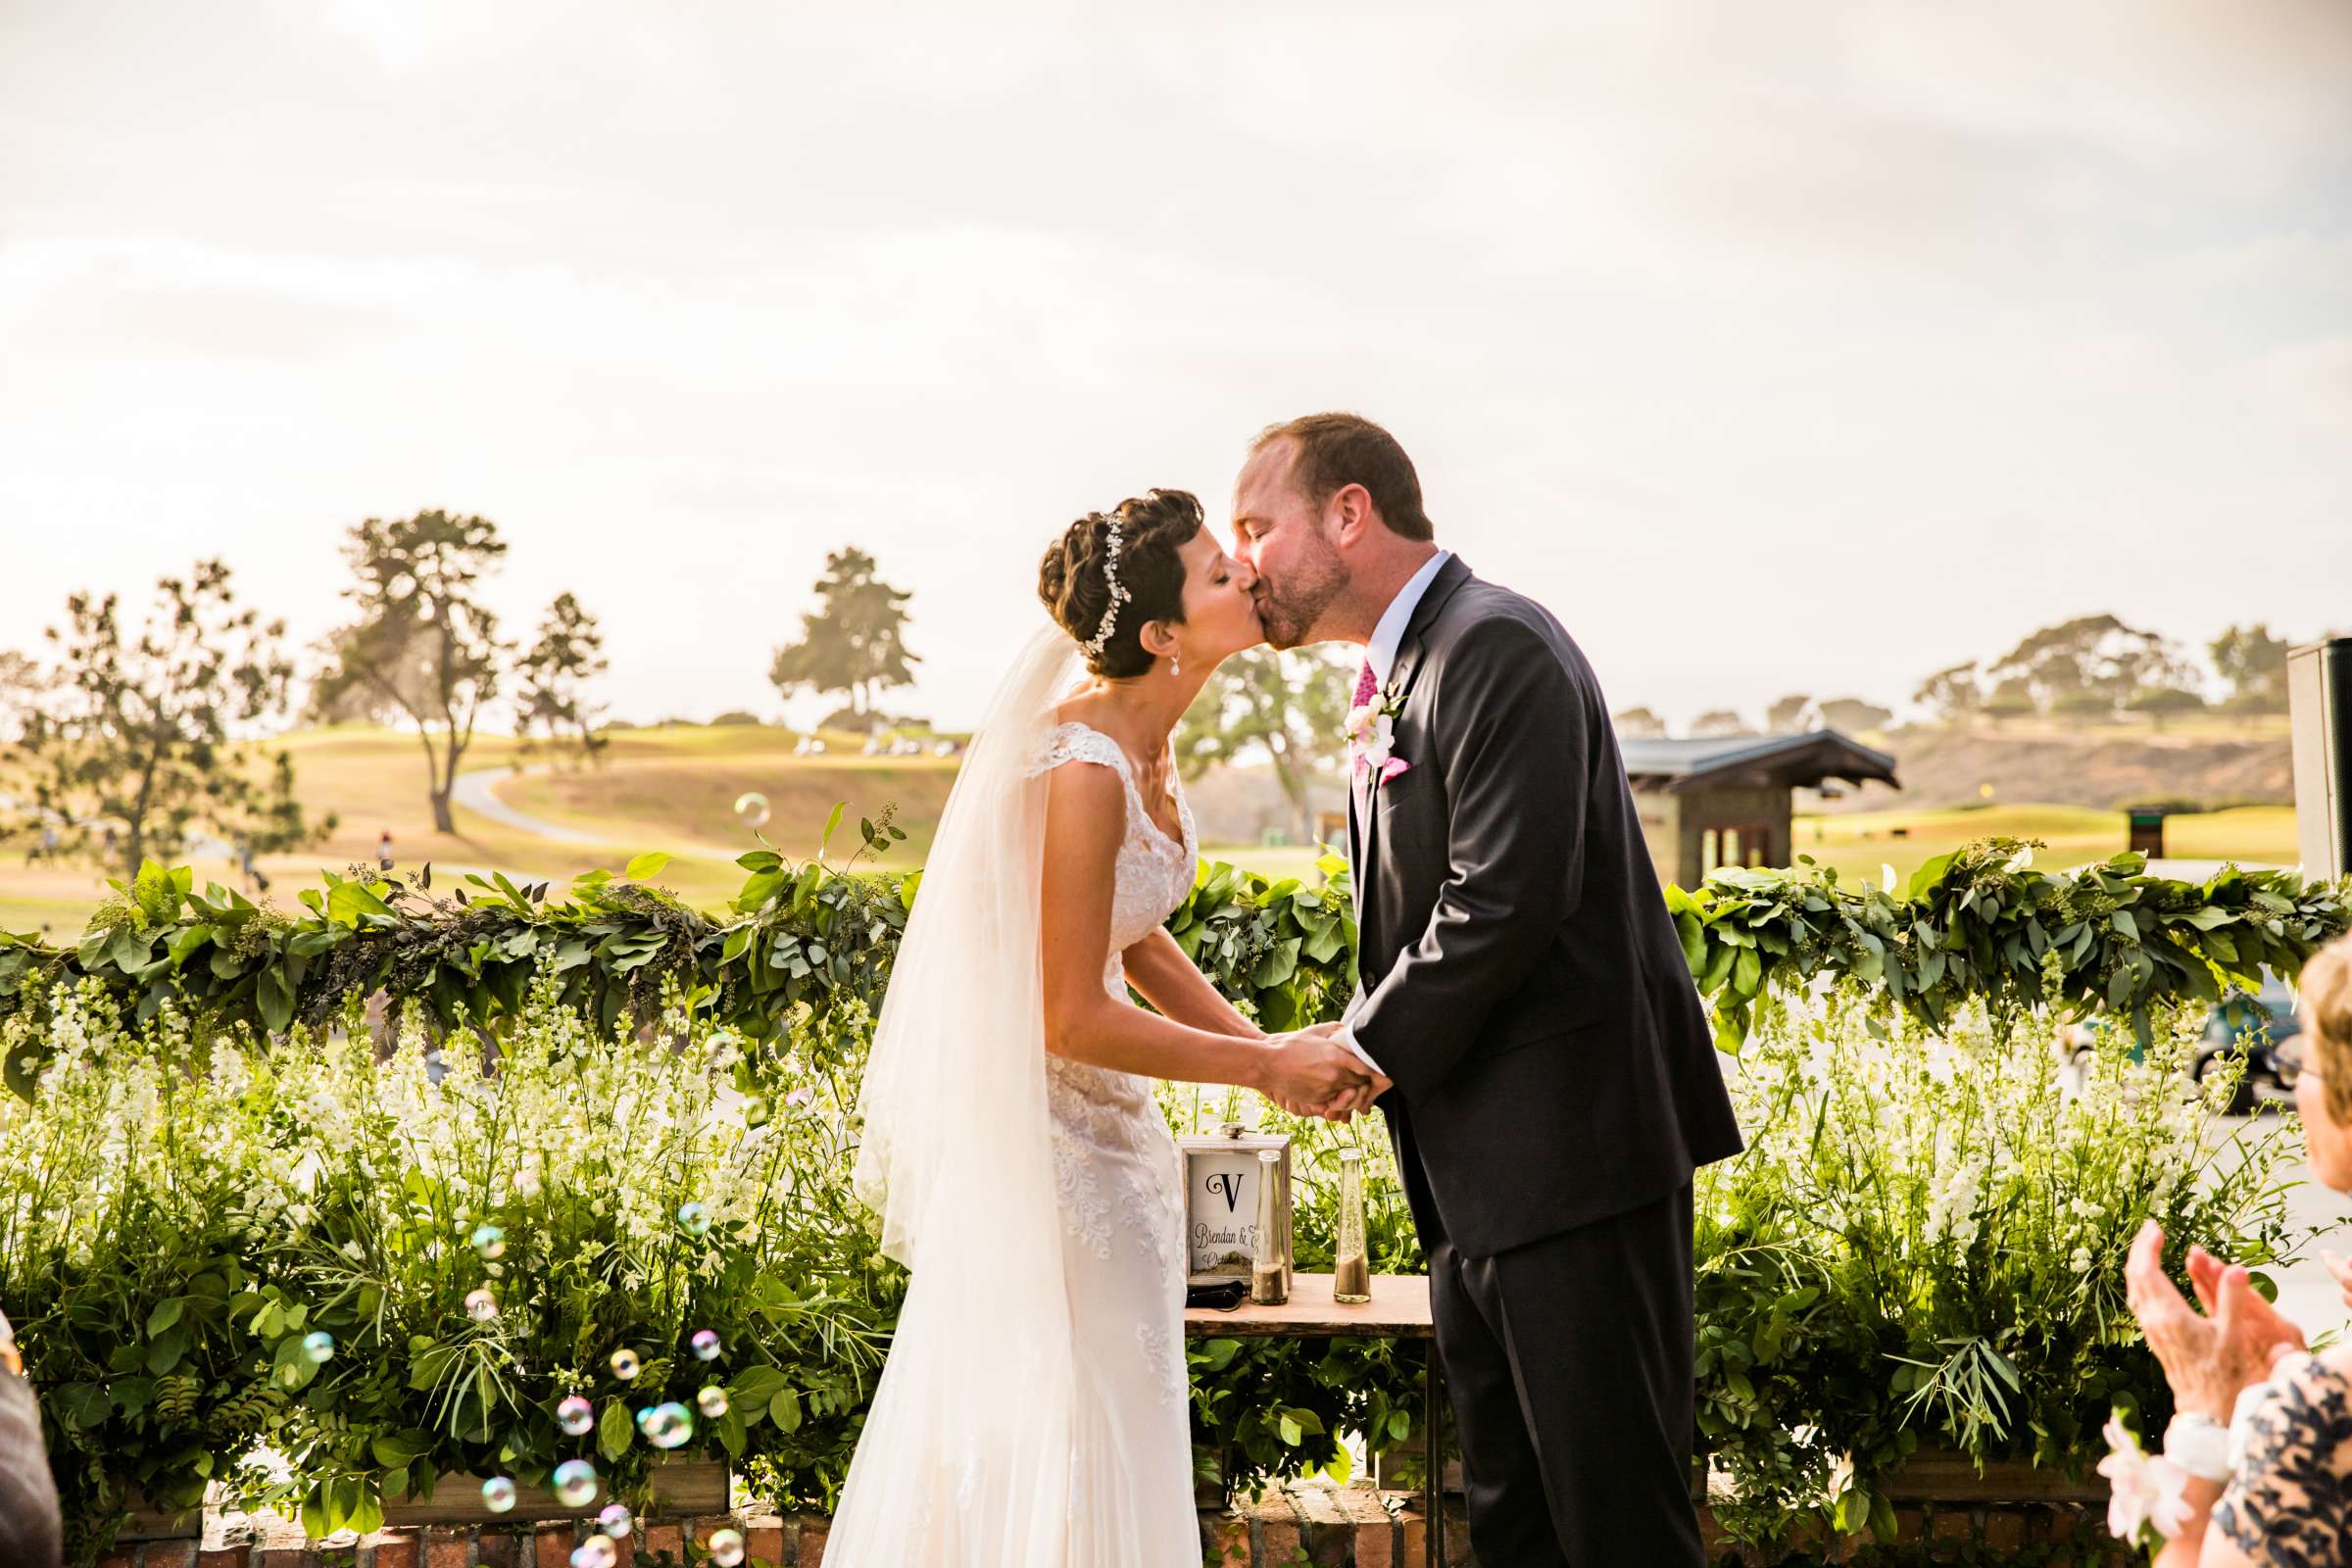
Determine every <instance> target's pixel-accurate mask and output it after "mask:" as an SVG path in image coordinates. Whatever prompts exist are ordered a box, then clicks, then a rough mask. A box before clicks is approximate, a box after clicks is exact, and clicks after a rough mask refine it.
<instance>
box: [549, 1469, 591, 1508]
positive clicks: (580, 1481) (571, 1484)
mask: <svg viewBox="0 0 2352 1568" xmlns="http://www.w3.org/2000/svg"><path fill="white" fill-rule="evenodd" d="M555 1492H556V1500H557V1501H558V1502H560V1503H562V1504H563V1505H564V1507H566V1508H579V1507H584V1506H586V1505H587V1504H588V1503H590V1502H593V1501H595V1500H596V1466H594V1465H592V1464H590V1463H589V1462H588V1461H587V1460H585V1459H566V1460H564V1462H563V1463H562V1464H560V1465H558V1466H556V1476H555Z"/></svg>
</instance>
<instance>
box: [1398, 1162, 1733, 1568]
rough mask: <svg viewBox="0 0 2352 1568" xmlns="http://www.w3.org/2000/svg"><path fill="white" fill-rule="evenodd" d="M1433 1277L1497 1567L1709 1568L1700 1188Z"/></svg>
mask: <svg viewBox="0 0 2352 1568" xmlns="http://www.w3.org/2000/svg"><path fill="white" fill-rule="evenodd" d="M1429 1274H1430V1301H1431V1308H1432V1312H1433V1315H1434V1316H1435V1318H1436V1323H1437V1335H1438V1350H1439V1353H1440V1354H1441V1355H1443V1356H1444V1357H1445V1362H1446V1383H1447V1386H1448V1388H1449V1389H1450V1391H1451V1394H1452V1403H1453V1412H1454V1422H1455V1427H1456V1434H1457V1436H1458V1438H1459V1440H1460V1443H1461V1450H1462V1479H1463V1486H1464V1490H1465V1491H1466V1493H1467V1494H1468V1499H1469V1504H1470V1543H1471V1545H1472V1547H1473V1549H1474V1550H1475V1551H1476V1552H1477V1555H1478V1561H1479V1564H1480V1568H1620V1565H1622V1568H1634V1565H1639V1568H1701V1564H1702V1563H1703V1562H1704V1560H1705V1558H1704V1550H1703V1548H1702V1547H1701V1545H1700V1544H1699V1537H1698V1518H1697V1514H1696V1511H1695V1508H1694V1507H1693V1504H1692V1502H1691V1444H1692V1442H1693V1439H1694V1436H1695V1426H1696V1423H1695V1419H1694V1416H1693V1413H1692V1411H1693V1406H1692V1400H1691V1351H1692V1345H1691V1337H1692V1325H1691V1187H1690V1184H1689V1183H1688V1182H1686V1183H1685V1184H1684V1185H1683V1186H1682V1188H1681V1189H1680V1190H1678V1191H1676V1192H1673V1193H1669V1194H1668V1195H1666V1196H1665V1197H1664V1198H1661V1199H1658V1200H1656V1201H1653V1202H1650V1203H1646V1204H1643V1205H1642V1207H1640V1208H1636V1209H1632V1210H1629V1211H1627V1212H1625V1213H1621V1214H1612V1215H1610V1216H1608V1217H1607V1218H1605V1219H1600V1220H1595V1221H1593V1223H1591V1224H1588V1225H1580V1226H1577V1227H1576V1228H1575V1229H1573V1230H1566V1231H1561V1232H1559V1233H1558V1234H1557V1235H1553V1236H1546V1237H1544V1238H1543V1239H1542V1240H1540V1241H1535V1242H1530V1243H1528V1244H1526V1245H1525V1246H1522V1247H1514V1248H1512V1249H1510V1250H1507V1251H1501V1252H1496V1253H1495V1254H1493V1255H1491V1256H1487V1257H1466V1256H1463V1255H1461V1254H1460V1253H1458V1252H1457V1251H1455V1250H1454V1248H1453V1245H1452V1244H1451V1242H1449V1241H1445V1240H1440V1241H1439V1242H1438V1243H1437V1244H1436V1245H1435V1246H1434V1247H1432V1248H1431V1250H1430V1254H1429Z"/></svg>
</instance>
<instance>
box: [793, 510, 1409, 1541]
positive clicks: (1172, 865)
mask: <svg viewBox="0 0 2352 1568" xmlns="http://www.w3.org/2000/svg"><path fill="white" fill-rule="evenodd" d="M1254 586H1255V581H1254V578H1253V577H1252V576H1251V574H1250V569H1249V568H1248V567H1247V566H1244V565H1243V564H1240V563H1238V562H1236V561H1234V560H1232V559H1231V558H1230V557H1228V556H1227V555H1226V554H1225V552H1224V551H1223V549H1221V548H1220V547H1219V545H1218V543H1217V541H1216V538H1215V536H1214V535H1212V534H1211V533H1209V531H1208V530H1207V529H1206V528H1204V527H1203V526H1202V525H1201V505H1200V503H1199V502H1198V501H1196V500H1194V499H1193V497H1191V496H1189V495H1186V494H1184V493H1183V492H1181V491H1174V490H1154V491H1152V492H1151V493H1150V494H1148V495H1145V496H1142V497H1139V498H1136V499H1133V500H1129V501H1125V502H1122V503H1120V505H1119V506H1118V507H1117V508H1116V509H1115V510H1114V511H1112V512H1110V513H1107V514H1103V513H1097V514H1093V515H1088V516H1085V517H1081V518H1080V519H1078V521H1076V522H1074V523H1072V524H1071V525H1070V526H1069V528H1068V530H1067V531H1065V532H1064V533H1063V535H1062V536H1061V538H1060V540H1059V541H1058V542H1056V543H1055V544H1054V546H1053V547H1052V548H1050V549H1049V550H1048V551H1047V552H1046V556H1045V562H1044V564H1043V565H1042V567H1041V568H1040V570H1039V573H1038V594H1039V597H1040V598H1042V599H1043V600H1044V601H1045V603H1046V608H1047V609H1048V610H1049V611H1050V612H1051V613H1053V616H1054V620H1055V621H1056V622H1057V623H1058V625H1057V626H1056V627H1052V628H1047V629H1044V630H1042V631H1041V632H1040V633H1039V634H1038V636H1037V637H1036V638H1035V639H1034V640H1033V641H1032V642H1031V643H1030V644H1029V646H1028V648H1027V649H1026V650H1025V651H1024V652H1023V654H1022V656H1021V657H1020V659H1019V660H1018V661H1017V662H1015V664H1014V666H1013V668H1012V670H1011V671H1010V673H1009V674H1008V675H1007V676H1006V678H1005V682H1004V684H1003V686H1002V687H1000V688H999V691H998V693H997V696H996V698H995V700H994V702H993V704H992V706H991V708H990V711H989V714H988V718H987V720H986V722H985V723H984V725H983V727H982V729H981V731H980V733H979V735H978V737H977V738H976V739H975V741H974V742H973V745H972V747H971V749H970V751H969V753H968V755H967V757H966V759H965V761H964V765H963V768H962V771H961V773H960V775H959V776H958V778H957V780H956V788H955V791H954V793H953V794H952V795H951V796H950V797H949V800H948V805H947V809H946V812H945V814H944V815H943V816H942V818H941V821H940V830H939V835H938V838H937V840H936V842H935V844H934V846H933V849H932V852H931V855H930V857H929V860H928V863H927V864H926V866H925V869H924V872H923V878H922V882H921V888H920V892H919V894H918V896H917V897H916V899H915V903H914V910H913V914H912V916H911V918H910V919H909V921H908V923H907V938H906V943H905V945H904V947H903V948H902V950H901V953H900V956H899V959H898V963H897V967H896V968H895V970H894V972H893V974H892V978H891V984H890V989H889V993H888V996H887V998H886V1000H885V1002H884V1005H883V1009H882V1016H881V1019H880V1021H879V1024H878V1025H877V1028H876V1031H875V1038H874V1048H873V1054H872V1059H871V1061H870V1062H869V1064H868V1067H867V1070H866V1076H865V1082H864V1088H863V1090H862V1092H861V1097H860V1101H859V1105H858V1110H859V1113H860V1115H861V1116H862V1117H863V1119H864V1140H863V1144H862V1147H861V1149H860V1152H859V1155H858V1171H857V1186H858V1197H859V1198H860V1199H861V1200H862V1201H864V1202H865V1203H866V1204H867V1205H868V1206H870V1207H872V1208H873V1209H874V1210H876V1211H877V1213H879V1215H880V1216H881V1221H882V1245H883V1249H884V1250H885V1251H887V1252H888V1253H890V1255H892V1256H893V1257H896V1258H898V1259H900V1260H901V1261H902V1262H904V1263H905V1264H906V1265H907V1268H908V1269H909V1270H910V1271H911V1280H910V1285H909V1288H908V1292H907V1301H906V1305H905V1308H904V1310H903V1312H902V1314H901V1317H900V1320H899V1328H898V1334H897V1338H896V1340H895V1342H894V1344H893V1346H892V1349H891V1354H890V1360H889V1363H888V1365H887V1366H886V1367H885V1368H884V1370H883V1374H882V1379H881V1384H880V1386H879V1388H878V1389H877V1390H876V1392H875V1396H874V1400H873V1404H872V1407H871V1409H870V1411H869V1412H868V1414H867V1417H866V1422H865V1427H864V1430H863V1433H862V1434H861V1436H860V1437H859V1439H858V1448H857V1453H856V1455H855V1457H854V1458H853V1459H852V1461H851V1464H850V1474H849V1478H848V1481H847V1483H846V1484H845V1486H844V1489H843V1492H842V1497H841V1505H840V1507H839V1509H838V1510H837V1512H836V1515H835V1519H834V1523H833V1529H832V1534H831V1538H830V1540H829V1541H828V1542H827V1544H826V1550H825V1561H826V1564H827V1568H1163V1565H1164V1568H1194V1565H1195V1564H1198V1563H1199V1562H1200V1560H1201V1541H1200V1530H1199V1526H1198V1524H1197V1522H1196V1518H1195V1514H1194V1510H1193V1500H1192V1497H1193V1477H1192V1446H1191V1432H1190V1425H1189V1421H1188V1413H1187V1410H1188V1399H1187V1395H1186V1390H1187V1380H1186V1372H1185V1357H1184V1330H1183V1307H1184V1283H1185V1272H1186V1269H1185V1237H1184V1190H1183V1173H1182V1166H1181V1163H1180V1161H1179V1159H1178V1156H1177V1152H1176V1148H1175V1144H1174V1142H1173V1140H1171V1139H1170V1137H1169V1136H1168V1130H1167V1126H1166V1123H1165V1122H1164V1120H1163V1119H1162V1118H1161V1116H1160V1113H1159V1110H1158V1107H1157V1106H1156V1105H1155V1104H1154V1103H1153V1101H1152V1079H1154V1078H1172V1079H1179V1080H1186V1081H1191V1082H1197V1083H1212V1084H1239V1085H1243V1086H1246V1087H1249V1088H1252V1089H1257V1090H1261V1091H1263V1092H1264V1093H1266V1094H1267V1095H1269V1096H1271V1097H1274V1098H1278V1099H1283V1100H1287V1101H1289V1102H1291V1103H1310V1104H1331V1103H1338V1102H1342V1101H1344V1100H1346V1101H1350V1102H1352V1101H1354V1100H1355V1099H1356V1098H1357V1097H1358V1091H1360V1090H1361V1089H1362V1088H1363V1087H1364V1086H1365V1083H1366V1079H1365V1074H1364V1072H1363V1069H1362V1068H1361V1067H1360V1066H1359V1065H1358V1063H1357V1061H1356V1059H1355V1058H1354V1057H1353V1056H1352V1055H1351V1054H1349V1053H1348V1051H1347V1049H1346V1048H1345V1047H1344V1046H1341V1045H1340V1044H1338V1043H1337V1042H1336V1041H1334V1040H1332V1039H1331V1038H1330V1037H1329V1036H1328V1035H1327V1034H1326V1033H1325V1032H1323V1031H1322V1030H1314V1031H1307V1032H1302V1033H1299V1034H1294V1035H1287V1036H1281V1037H1274V1038H1269V1037H1267V1036H1265V1035H1263V1034H1262V1033H1261V1032H1260V1031H1259V1030H1258V1029H1257V1027H1256V1026H1255V1025H1253V1024H1251V1023H1250V1021H1249V1020H1248V1019H1247V1018H1244V1017H1243V1016H1242V1015H1241V1014H1240V1013H1239V1012H1237V1011H1235V1010H1234V1008H1233V1007H1232V1005H1230V1004H1228V1003H1227V1002H1226V1001H1225V999H1224V998H1223V997H1222V996H1221V995H1219V994H1218V992H1217V991H1216V990H1215V988H1214V987H1212V986H1211V985H1210V984H1209V983H1208V981H1207V980H1206V979H1205V978H1203V977H1202V975H1201V972H1200V970H1199V969H1198V968H1196V967H1195V966H1194V965H1193V963H1192V961H1191V960H1190V959H1189V958H1187V957H1186V956H1185V955H1184V952H1183V950H1182V949H1180V948H1178V947H1177V945H1176V942H1175V939H1174V938H1172V937H1170V936H1169V935H1168V934H1167V932H1166V931H1165V930H1164V929H1162V926H1161V922H1162V921H1163V920H1165V919H1166V918H1167V917H1168V915H1169V914H1170V913H1172V912H1173V911H1174V910H1175V908H1176V907H1177V906H1178V905H1179V904H1181V903H1182V902H1183V901H1184V899H1185V897H1186V895H1187V894H1189V893H1190V892H1191V891H1192V887H1193V876H1194V865H1195V851H1196V848H1197V845H1196V839H1195V834H1194V830H1193V817H1192V811H1191V810H1190V809H1189V808H1188V807H1187V806H1186V804H1185V800H1184V790H1183V788H1182V786H1181V784H1180V783H1179V782H1178V780H1177V777H1176V770H1175V766H1174V760H1173V756H1172V752H1171V748H1170V745H1169V736H1170V734H1171V732H1172V731H1173V730H1174V728H1175V726H1176V722H1177V720H1178V719H1179V718H1180V717H1181V716H1182V715H1183V713H1184V711H1185V710H1186V708H1187V707H1189V706H1190V705H1191V703H1192V701H1193V698H1194V697H1195V696H1196V695H1197V694H1198V693H1199V692H1200V690H1201V685H1202V684H1203V683H1204V682H1205V681H1206V680H1207V678H1208V675H1209V673H1210V671H1211V670H1213V669H1214V668H1215V667H1216V666H1217V664H1218V663H1219V662H1222V661H1223V660H1224V659H1225V658H1227V657H1228V656H1229V655H1232V654H1234V653H1237V652H1239V651H1241V650H1242V649H1245V648H1249V647H1251V646H1253V645H1255V644H1256V643H1257V642H1259V641H1260V639H1261V633H1260V630H1259V626H1258V616H1257V609H1256V604H1255V601H1254V599H1253V597H1252V590H1253V588H1254ZM1130 986H1132V987H1134V989H1135V990H1136V991H1138V992H1140V993H1142V994H1143V996H1144V998H1145V999H1146V1000H1147V1001H1149V1002H1150V1003H1151V1005H1152V1010H1146V1009H1145V1008H1142V1007H1138V1006H1136V1005H1134V1004H1133V1003H1132V1002H1131V1001H1130V1000H1129V998H1128V988H1129V987H1130Z"/></svg>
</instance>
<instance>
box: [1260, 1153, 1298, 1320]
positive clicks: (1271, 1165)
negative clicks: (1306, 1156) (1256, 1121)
mask: <svg viewBox="0 0 2352 1568" xmlns="http://www.w3.org/2000/svg"><path fill="white" fill-rule="evenodd" d="M1281 1180H1282V1152H1281V1151H1279V1150H1274V1149H1261V1150H1259V1151H1258V1152H1257V1252H1256V1256H1255V1257H1253V1258H1252V1259H1251V1261H1250V1300H1251V1301H1253V1302H1255V1303H1256V1304H1257V1305H1259V1306H1280V1305H1282V1304H1283V1303H1284V1302H1285V1301H1288V1300H1289V1299H1291V1270H1290V1246H1289V1242H1290V1238H1289V1237H1287V1236H1285V1235H1283V1234H1282V1224H1281V1214H1282V1209H1281V1206H1280V1205H1279V1204H1278V1203H1276V1202H1275V1201H1274V1188H1275V1185H1276V1184H1277V1183H1278V1182H1280V1181H1281Z"/></svg>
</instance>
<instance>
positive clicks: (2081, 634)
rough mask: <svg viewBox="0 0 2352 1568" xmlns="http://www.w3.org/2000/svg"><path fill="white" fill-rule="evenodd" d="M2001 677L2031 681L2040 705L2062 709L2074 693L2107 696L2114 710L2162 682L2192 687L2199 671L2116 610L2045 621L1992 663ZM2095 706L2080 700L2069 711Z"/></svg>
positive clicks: (1992, 671) (2030, 687)
mask: <svg viewBox="0 0 2352 1568" xmlns="http://www.w3.org/2000/svg"><path fill="white" fill-rule="evenodd" d="M1985 673H1987V674H1989V675H1991V676H1993V677H1994V678H1995V679H2013V680H2022V681H2024V682H2025V685H2026V689H2027V690H2028V691H2029V692H2031V693H2032V694H2033V697H2034V706H2036V707H2037V708H2040V709H2043V710H2045V711H2053V712H2054V711H2059V708H2060V705H2061V704H2062V703H2064V702H2065V700H2066V699H2067V698H2069V697H2073V696H2077V695H2079V694H2088V695H2090V696H2093V697H2098V698H2104V699H2105V707H2106V708H2108V709H2110V710H2112V709H2114V708H2117V707H2120V706H2121V705H2122V704H2124V703H2127V702H2130V701H2131V699H2132V698H2134V697H2136V696H2138V695H2139V694H2140V693H2141V692H2144V691H2148V690H2151V689H2153V688H2154V687H2157V686H2186V685H2188V684H2190V683H2191V682H2193V681H2194V680H2195V679H2196V671H2195V669H2193V668H2192V667H2190V666H2189V664H2188V663H2187V662H2186V661H2184V660H2182V659H2181V658H2180V653H2179V652H2178V650H2176V649H2175V648H2174V646H2173V645H2172V643H2171V642H2170V641H2168V640H2167V639H2165V638H2163V637H2160V636H2158V635H2157V634H2156V633H2154V632H2149V631H2139V630H2137V629H2135V628H2133V627H2131V626H2127V625H2125V624H2124V623H2123V622H2122V621H2120V620H2118V619H2116V617H2115V616H2113V615H2107V614H2100V615H2078V616H2077V617H2075V618H2074V619H2073V620H2069V621H2062V622H2060V623H2059V624H2058V625H2055V626H2045V627H2043V628H2042V629H2041V630H2039V631H2037V632H2034V633H2033V634H2032V635H2031V636H2029V637H2027V638H2025V639H2024V640H2023V641H2021V642H2020V643H2019V644H2018V645H2017V646H2016V647H2015V648H2013V649H2011V650H2010V651H2009V652H2008V653H2007V654H2006V655H2004V656H2002V658H2001V659H2000V660H1998V661H1997V662H1994V663H1992V664H1990V665H1988V666H1987V667H1986V670H1985ZM2088 706H2090V705H2085V704H2074V705H2072V706H2071V707H2069V709H2068V711H2083V710H2084V709H2085V708H2086V707H2088Z"/></svg>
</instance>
